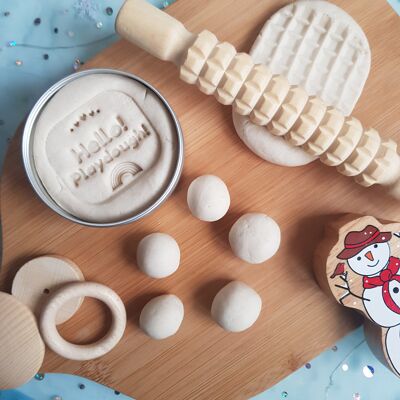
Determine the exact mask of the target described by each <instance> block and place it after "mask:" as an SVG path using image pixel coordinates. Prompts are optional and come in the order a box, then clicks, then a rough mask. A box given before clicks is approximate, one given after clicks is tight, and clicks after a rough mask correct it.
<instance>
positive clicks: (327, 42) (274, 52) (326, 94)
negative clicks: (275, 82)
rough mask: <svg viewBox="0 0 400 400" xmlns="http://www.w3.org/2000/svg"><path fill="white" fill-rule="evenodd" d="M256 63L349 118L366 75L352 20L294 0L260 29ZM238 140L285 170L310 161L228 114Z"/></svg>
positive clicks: (366, 55) (364, 45) (367, 56)
mask: <svg viewBox="0 0 400 400" xmlns="http://www.w3.org/2000/svg"><path fill="white" fill-rule="evenodd" d="M250 54H251V56H252V57H253V60H254V61H255V62H256V63H261V64H266V65H268V66H269V68H270V69H271V71H272V73H273V74H283V75H284V76H286V78H287V79H288V81H289V83H290V84H292V85H300V86H302V87H303V88H304V89H305V90H306V91H307V93H308V94H309V95H316V96H319V97H320V98H321V99H322V100H323V101H324V102H325V103H326V104H327V105H330V106H335V107H337V108H338V109H339V110H341V111H342V112H343V113H344V114H345V115H349V114H350V113H351V112H352V110H353V108H354V106H355V104H356V102H357V100H358V98H359V96H360V95H361V92H362V90H363V88H364V84H365V81H366V79H367V77H368V74H369V70H370V65H371V52H370V48H369V44H368V40H367V38H366V36H365V34H364V32H363V30H362V29H361V27H360V26H359V25H358V24H357V22H356V21H354V20H353V18H352V17H350V16H349V15H348V14H347V13H346V12H344V11H343V10H342V9H341V8H339V7H337V6H335V5H334V4H331V3H329V2H326V1H320V0H315V1H298V2H295V3H292V4H289V5H287V6H285V7H283V8H281V9H280V10H279V11H277V12H276V13H275V14H274V15H273V16H272V17H271V18H270V19H269V20H268V21H267V22H266V24H265V25H264V27H263V28H262V30H261V32H260V34H259V35H258V37H257V39H256V41H255V42H254V44H253V46H252V48H251V51H250ZM233 123H234V125H235V128H236V131H237V133H238V135H239V136H240V138H241V139H242V140H243V142H244V143H245V144H246V145H247V146H248V147H249V148H250V149H251V150H252V151H253V152H254V153H256V154H257V155H258V156H259V157H261V158H263V159H265V160H267V161H270V162H272V163H275V164H279V165H285V166H297V165H304V164H307V163H309V162H311V161H313V160H314V158H313V157H311V156H310V155H308V154H307V153H306V152H305V151H303V150H302V149H298V148H293V147H292V146H291V145H290V144H289V143H287V142H286V141H285V140H284V139H283V138H280V137H275V136H273V135H271V134H270V133H269V132H268V130H267V128H265V127H259V126H257V125H254V124H253V123H251V122H250V120H249V118H248V117H243V116H240V115H238V114H236V113H233Z"/></svg>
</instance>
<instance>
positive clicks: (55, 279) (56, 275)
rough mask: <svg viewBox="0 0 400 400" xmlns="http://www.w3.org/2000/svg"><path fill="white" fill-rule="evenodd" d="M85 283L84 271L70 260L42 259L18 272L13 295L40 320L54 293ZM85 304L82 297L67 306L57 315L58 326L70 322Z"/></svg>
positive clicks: (66, 304)
mask: <svg viewBox="0 0 400 400" xmlns="http://www.w3.org/2000/svg"><path fill="white" fill-rule="evenodd" d="M83 280H84V278H83V274H82V272H81V270H80V269H79V268H78V266H77V265H76V264H75V263H74V262H72V261H71V260H68V259H67V258H65V257H60V256H42V257H37V258H34V259H32V260H30V261H28V262H27V263H26V264H24V265H23V266H22V267H21V268H20V269H19V270H18V272H17V274H16V275H15V278H14V280H13V283H12V288H11V294H12V295H13V296H15V297H17V298H18V299H19V300H20V301H22V302H23V303H24V304H25V305H26V306H28V307H29V308H30V309H31V310H32V311H33V313H34V314H35V315H36V316H37V317H38V318H39V316H40V310H41V308H42V307H43V304H44V303H45V302H46V301H47V299H48V298H49V296H50V295H51V294H52V293H53V292H54V291H56V290H57V289H58V288H59V287H60V286H62V285H65V284H67V283H71V282H74V281H83ZM82 301H83V298H82V297H76V298H74V299H71V300H70V301H68V302H67V303H65V305H64V306H63V307H62V308H60V310H59V311H58V314H57V317H56V324H57V325H58V324H62V323H63V322H65V321H67V320H68V319H70V318H71V317H72V316H73V315H74V314H75V313H76V312H77V311H78V309H79V307H80V306H81V304H82Z"/></svg>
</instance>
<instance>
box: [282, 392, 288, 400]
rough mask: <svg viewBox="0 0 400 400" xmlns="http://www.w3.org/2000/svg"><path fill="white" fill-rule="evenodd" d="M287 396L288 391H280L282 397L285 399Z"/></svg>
mask: <svg viewBox="0 0 400 400" xmlns="http://www.w3.org/2000/svg"><path fill="white" fill-rule="evenodd" d="M288 396H289V393H288V392H282V393H281V397H282V399H286V398H287V397H288Z"/></svg>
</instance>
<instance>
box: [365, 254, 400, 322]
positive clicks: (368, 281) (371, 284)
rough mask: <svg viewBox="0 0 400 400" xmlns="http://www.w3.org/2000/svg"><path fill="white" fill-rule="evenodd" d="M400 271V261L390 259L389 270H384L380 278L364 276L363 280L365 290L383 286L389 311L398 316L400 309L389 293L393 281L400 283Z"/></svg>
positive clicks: (393, 258) (383, 293)
mask: <svg viewBox="0 0 400 400" xmlns="http://www.w3.org/2000/svg"><path fill="white" fill-rule="evenodd" d="M399 269H400V259H398V258H396V257H390V258H389V264H388V266H387V268H385V269H384V270H382V271H381V273H380V274H379V275H378V276H372V277H370V276H364V278H363V286H364V289H373V288H376V287H379V286H382V296H383V301H384V302H385V304H386V305H387V306H388V307H389V309H390V310H392V311H393V312H395V313H396V314H400V307H399V306H398V305H397V304H396V303H395V302H394V300H393V298H392V296H391V294H390V292H389V283H390V282H391V281H397V282H400V275H397V272H398V271H399Z"/></svg>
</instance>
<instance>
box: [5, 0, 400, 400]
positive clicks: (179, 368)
mask: <svg viewBox="0 0 400 400" xmlns="http://www.w3.org/2000/svg"><path fill="white" fill-rule="evenodd" d="M287 3H288V1H285V0H269V1H267V0H263V1H260V0H246V1H243V0H240V1H238V0H218V1H217V0H214V1H207V2H198V1H196V0H179V1H178V2H177V3H175V4H174V5H173V6H171V7H170V8H169V9H168V12H169V13H171V14H172V15H174V16H175V17H176V18H178V19H179V20H181V21H182V22H183V23H185V24H186V25H187V27H188V28H189V29H190V30H191V31H194V32H199V31H200V30H202V29H209V30H210V31H213V32H214V33H215V34H216V35H217V36H218V37H219V39H220V40H227V41H229V42H231V43H233V44H234V45H235V46H236V47H237V48H238V49H239V50H242V51H248V50H249V48H250V46H251V44H252V43H253V41H254V40H255V38H256V36H257V33H258V31H259V30H260V28H261V27H262V25H263V23H264V22H265V20H266V19H267V18H268V17H270V16H271V15H272V13H273V12H274V11H276V10H277V9H278V8H280V7H281V6H283V5H285V4H287ZM334 3H336V4H338V5H339V6H341V7H342V8H344V9H345V10H346V11H347V12H348V13H350V15H352V16H353V17H354V18H355V19H356V20H357V21H358V22H359V23H360V25H361V26H362V28H363V29H364V30H365V32H366V35H367V37H368V39H369V41H370V46H371V50H372V70H371V73H370V76H369V79H368V81H367V85H366V87H365V90H364V92H363V95H362V97H361V99H360V101H359V103H358V105H357V107H356V109H355V112H354V114H355V116H357V117H358V118H359V119H361V120H362V121H363V123H364V125H366V126H368V125H373V126H374V127H375V128H376V129H378V130H380V132H381V134H382V136H383V137H385V138H387V137H392V138H393V139H395V140H397V141H398V142H400V132H399V129H398V121H399V115H400V102H399V98H400V79H399V76H400V68H399V60H400V42H399V40H398V38H399V37H400V24H399V19H398V17H397V16H396V14H395V13H394V12H393V11H392V9H391V8H390V7H389V6H388V5H387V3H386V1H385V0H375V1H373V2H372V1H367V0H358V1H352V2H349V1H346V0H336V1H334ZM87 67H88V68H90V67H108V68H117V69H122V70H125V71H129V72H131V73H134V74H137V75H139V76H140V77H142V78H144V79H146V80H148V81H149V82H150V83H151V84H153V85H154V86H155V87H156V88H157V89H159V90H160V91H161V93H162V94H163V95H164V96H165V97H166V98H167V100H168V101H169V102H170V104H171V105H172V107H173V108H174V110H175V111H176V113H177V115H178V117H179V119H180V122H181V124H182V128H183V132H184V135H185V140H186V157H185V167H184V172H183V176H182V179H181V182H180V184H179V186H178V188H177V190H176V192H175V193H174V195H173V196H172V197H171V198H170V199H169V200H168V201H167V203H166V204H164V205H163V206H162V207H161V208H160V209H158V210H157V211H156V212H155V213H154V214H152V215H151V216H150V217H148V218H145V219H144V220H142V221H140V222H138V223H134V224H131V225H128V226H124V227H119V228H112V229H93V228H85V227H81V226H78V225H75V224H73V223H70V222H68V221H66V220H64V219H62V218H61V217H59V216H57V215H56V214H54V213H53V212H52V211H50V210H49V209H48V208H46V206H44V205H43V204H42V203H41V202H40V201H39V200H38V199H37V197H36V196H35V195H34V193H33V190H32V189H31V187H30V186H29V184H28V182H27V180H26V178H25V176H24V172H23V167H22V161H21V153H20V147H19V146H20V143H19V139H18V138H17V139H16V140H15V141H14V143H13V145H12V146H11V148H10V151H9V153H8V157H7V160H6V163H5V168H4V173H3V179H2V186H1V211H2V224H3V244H4V251H3V266H2V270H1V275H0V287H1V289H2V290H9V289H10V285H11V281H12V279H13V277H14V275H15V273H16V272H17V270H18V268H19V267H20V266H22V264H23V263H24V262H26V261H27V260H28V259H30V258H33V257H35V256H38V255H43V254H58V255H62V256H65V257H68V258H70V259H72V260H73V261H74V262H75V263H76V264H77V265H79V267H80V268H81V270H82V272H83V274H84V275H85V278H86V280H94V281H97V282H101V283H104V284H106V285H108V286H110V287H111V288H112V289H114V290H115V291H116V292H117V293H118V294H119V295H120V296H121V297H122V299H123V301H124V303H125V305H126V308H127V313H128V325H127V330H126V333H125V336H124V338H123V339H122V341H121V342H120V344H119V345H118V346H117V347H116V348H115V349H114V350H113V351H112V352H111V353H109V354H108V355H106V356H104V357H102V358H100V359H97V360H93V361H87V362H77V361H69V360H65V359H62V358H60V357H58V356H57V355H55V354H54V353H52V352H51V351H50V350H47V353H46V356H45V362H44V365H43V368H42V370H43V372H64V373H73V374H79V375H82V376H85V377H88V378H91V379H94V380H96V381H98V382H100V383H103V384H106V385H109V386H112V387H114V388H115V389H117V390H120V391H122V392H124V393H126V394H128V395H131V396H134V397H136V398H138V399H174V400H178V399H213V400H214V399H236V398H237V399H245V398H249V397H251V396H252V395H254V394H256V393H258V392H260V391H262V390H265V389H266V388H268V387H270V386H271V385H273V384H275V383H277V382H278V381H279V380H280V379H282V378H283V377H285V376H286V375H288V374H290V373H291V372H293V371H294V370H296V369H297V368H299V367H301V366H302V365H303V364H304V363H305V362H307V361H309V360H310V359H312V358H313V357H315V356H316V355H318V354H319V353H320V352H322V351H323V350H324V349H326V348H327V347H329V346H331V345H333V344H334V343H335V341H336V340H338V339H339V338H341V337H342V336H343V335H345V334H346V333H347V332H349V331H350V330H351V329H353V328H354V327H355V326H356V325H357V324H358V323H359V319H358V318H357V317H356V316H355V315H354V314H352V313H351V312H349V311H346V310H342V309H341V308H340V307H339V306H338V305H336V304H335V302H334V301H333V300H332V299H329V298H328V297H326V296H325V295H324V294H323V293H322V292H321V290H320V289H319V287H318V286H317V284H316V282H315V280H314V277H313V272H312V257H313V251H314V248H315V246H316V244H317V241H318V240H319V238H320V237H321V234H322V230H323V224H324V222H325V221H326V220H327V219H328V218H329V216H331V215H332V214H338V213H345V212H356V213H365V214H371V215H374V216H376V217H378V218H383V219H390V220H394V221H396V220H397V221H400V204H398V203H397V202H396V201H395V200H393V199H391V198H389V197H388V196H387V195H384V194H383V193H381V192H379V190H376V189H372V190H366V189H363V188H361V187H358V186H357V185H355V184H354V183H353V182H352V181H351V180H350V179H348V178H345V177H343V176H339V174H337V173H336V172H335V171H334V170H333V169H332V168H327V167H324V166H322V165H321V164H320V163H318V162H317V163H312V164H311V165H308V166H305V167H299V168H293V169H290V168H284V167H279V166H275V165H271V164H268V163H267V162H264V161H262V160H261V159H259V158H257V157H256V156H255V155H254V154H252V153H251V152H250V151H249V150H248V149H247V148H246V147H245V146H244V145H243V144H242V143H241V141H240V139H239V138H238V137H237V135H236V133H235V131H234V128H233V124H232V120H231V109H230V108H229V107H223V106H221V105H219V104H218V103H217V102H216V101H214V99H212V98H209V97H207V96H204V95H202V94H201V93H200V92H199V91H198V90H197V89H196V88H194V87H191V86H188V85H186V84H184V83H183V82H181V81H179V79H178V74H177V71H176V69H175V67H174V66H172V65H170V64H167V63H163V62H161V61H158V60H156V59H154V58H152V57H151V56H149V55H147V54H145V53H144V52H142V51H140V50H138V49H137V48H135V47H134V46H133V45H130V44H129V43H127V42H124V41H120V42H118V43H116V44H115V45H113V46H112V47H110V48H109V49H107V50H106V51H104V52H102V53H101V54H99V55H98V56H97V57H95V58H94V59H93V60H92V61H90V62H89V63H87ZM205 173H208V174H216V175H218V176H220V177H221V178H222V179H223V180H224V181H225V182H226V183H227V185H228V187H229V189H230V192H231V200H232V206H231V209H230V211H229V214H228V215H227V216H226V217H225V218H223V219H222V220H221V221H219V222H216V223H203V222H200V221H198V220H196V219H194V218H193V217H192V216H191V215H190V213H189V211H188V209H187V207H186V190H187V187H188V185H189V183H190V182H191V180H192V179H193V178H194V177H196V176H198V175H200V174H205ZM251 211H253V212H264V213H266V214H268V215H270V216H272V217H273V218H274V219H275V220H276V221H277V222H278V223H279V224H280V226H281V230H282V245H281V248H280V250H279V252H278V253H277V255H276V256H275V257H273V258H272V259H271V260H269V261H267V262H266V263H264V264H262V265H258V266H252V265H248V264H246V263H244V262H242V261H240V260H239V259H237V258H235V257H234V256H233V255H232V253H231V251H230V249H229V245H228V240H227V236H228V232H229V228H230V226H231V225H232V223H233V222H234V221H235V220H236V218H238V216H240V215H241V214H242V213H245V212H251ZM154 231H163V232H167V233H169V234H171V235H173V236H174V237H175V238H176V239H177V241H178V243H179V244H180V246H181V251H182V263H181V267H180V269H179V270H178V271H177V273H175V274H174V275H172V276H171V277H169V278H166V279H162V280H153V279H150V278H148V277H146V276H145V275H143V274H142V273H140V272H139V271H138V269H137V268H136V266H135V261H134V260H135V249H136V245H137V243H138V240H139V239H140V238H142V237H143V236H144V235H145V234H147V233H150V232H154ZM232 279H240V280H243V281H244V282H246V283H248V284H250V285H251V286H252V287H254V288H255V289H256V290H257V291H258V292H259V293H260V295H261V296H262V299H263V310H262V313H261V316H260V318H259V320H258V321H257V322H256V324H255V325H254V326H253V327H252V328H251V329H249V330H248V331H246V332H243V333H240V334H228V333H225V332H224V331H223V330H222V329H221V328H220V327H218V326H217V325H216V324H215V323H214V322H213V321H212V320H211V318H210V306H211V302H212V299H213V297H214V295H215V294H216V292H217V291H218V290H219V289H220V288H221V287H222V286H223V285H224V284H225V283H227V282H228V281H230V280H232ZM166 292H170V293H174V294H176V295H178V296H179V297H180V298H181V299H182V301H183V303H184V304H185V319H184V322H183V325H182V327H181V330H180V331H179V332H178V334H177V335H176V336H174V337H172V338H169V339H167V340H164V341H159V342H157V341H153V340H150V339H149V338H148V337H147V336H145V335H144V334H143V333H142V332H141V331H140V329H139V328H138V317H139V313H140V310H141V308H142V306H143V305H144V304H145V303H146V302H147V301H148V300H149V299H150V298H151V297H152V296H154V295H158V294H161V293H166ZM108 324H109V316H108V314H107V313H106V312H105V311H104V309H103V308H102V307H101V306H100V305H99V304H97V303H96V302H95V301H92V300H90V299H87V300H85V301H84V303H83V305H82V307H81V309H80V310H79V311H78V313H77V314H76V315H75V316H74V317H73V318H72V319H71V320H69V321H68V322H66V323H65V324H63V325H62V326H61V328H60V329H61V333H62V334H63V335H64V336H65V337H66V338H67V339H69V340H72V341H75V342H80V343H85V342H88V341H90V340H93V339H95V338H98V337H100V336H101V335H102V334H103V333H104V332H105V331H106V330H107V327H108Z"/></svg>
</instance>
